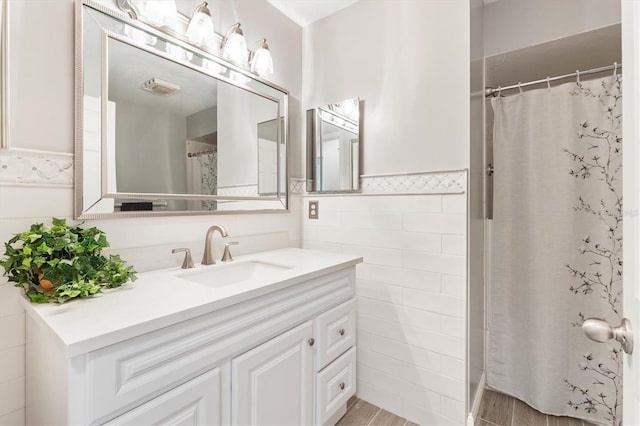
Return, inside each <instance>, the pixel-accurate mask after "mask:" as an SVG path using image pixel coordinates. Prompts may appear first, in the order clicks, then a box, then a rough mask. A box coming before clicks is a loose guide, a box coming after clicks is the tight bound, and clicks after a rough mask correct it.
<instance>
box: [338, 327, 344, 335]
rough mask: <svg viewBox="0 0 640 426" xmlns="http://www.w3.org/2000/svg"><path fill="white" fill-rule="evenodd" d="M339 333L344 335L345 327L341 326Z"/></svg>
mask: <svg viewBox="0 0 640 426" xmlns="http://www.w3.org/2000/svg"><path fill="white" fill-rule="evenodd" d="M338 334H340V335H341V336H344V328H341V329H340V330H338Z"/></svg>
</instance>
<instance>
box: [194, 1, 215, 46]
mask: <svg viewBox="0 0 640 426" xmlns="http://www.w3.org/2000/svg"><path fill="white" fill-rule="evenodd" d="M213 31H214V28H213V20H212V19H211V12H210V11H209V8H208V7H207V2H204V3H202V4H201V5H200V6H198V7H197V8H196V10H195V11H194V12H193V16H192V17H191V20H190V21H189V26H188V27H187V38H188V39H189V40H190V41H191V42H192V43H194V44H196V45H199V46H207V47H213V45H214V40H215V38H214V32H213Z"/></svg>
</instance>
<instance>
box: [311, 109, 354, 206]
mask: <svg viewBox="0 0 640 426" xmlns="http://www.w3.org/2000/svg"><path fill="white" fill-rule="evenodd" d="M352 100H356V101H357V102H358V116H359V118H358V187H357V188H355V189H331V190H326V191H324V190H320V191H319V190H318V182H317V179H316V176H317V173H318V165H317V162H316V155H317V154H318V148H317V145H318V144H317V142H318V140H319V138H320V123H319V121H320V120H321V119H322V118H321V117H322V111H323V110H324V111H327V108H328V107H329V106H331V105H338V104H340V103H342V102H345V101H352ZM362 109H363V102H362V99H360V98H359V97H356V98H350V99H344V100H342V101H340V102H335V103H332V104H328V105H322V106H319V107H316V108H312V109H308V110H307V113H306V119H307V130H306V135H307V182H309V181H311V190H310V191H309V193H313V194H354V193H360V192H362V184H361V182H360V176H362V174H363V173H362V116H363V114H362V113H363V110H362ZM327 112H329V111H327ZM329 113H331V112H329Z"/></svg>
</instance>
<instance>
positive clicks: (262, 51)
mask: <svg viewBox="0 0 640 426" xmlns="http://www.w3.org/2000/svg"><path fill="white" fill-rule="evenodd" d="M250 62H251V72H253V73H256V74H258V75H259V76H260V77H266V76H269V75H271V74H273V58H272V57H271V51H270V50H269V45H268V44H267V39H266V38H263V39H261V40H258V42H257V43H256V44H255V45H254V46H253V49H252V50H251V59H250Z"/></svg>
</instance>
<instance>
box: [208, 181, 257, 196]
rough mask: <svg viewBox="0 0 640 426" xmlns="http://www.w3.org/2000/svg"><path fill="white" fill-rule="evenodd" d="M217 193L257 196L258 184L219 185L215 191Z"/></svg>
mask: <svg viewBox="0 0 640 426" xmlns="http://www.w3.org/2000/svg"><path fill="white" fill-rule="evenodd" d="M216 194H218V195H228V196H234V197H257V196H258V195H259V194H258V185H251V184H249V185H235V186H219V187H218V190H217V191H216Z"/></svg>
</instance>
